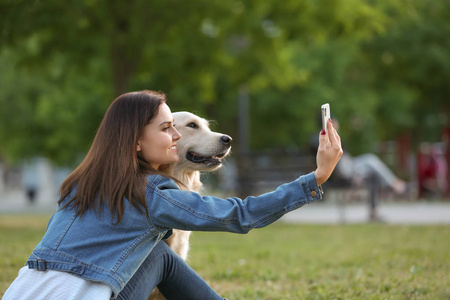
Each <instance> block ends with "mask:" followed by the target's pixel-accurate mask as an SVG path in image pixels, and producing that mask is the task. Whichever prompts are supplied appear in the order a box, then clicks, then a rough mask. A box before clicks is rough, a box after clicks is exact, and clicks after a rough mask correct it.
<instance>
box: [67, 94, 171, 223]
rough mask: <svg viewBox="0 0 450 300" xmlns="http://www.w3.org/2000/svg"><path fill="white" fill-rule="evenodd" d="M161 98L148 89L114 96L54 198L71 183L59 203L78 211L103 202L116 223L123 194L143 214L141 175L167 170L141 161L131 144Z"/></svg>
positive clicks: (99, 209)
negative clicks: (76, 165)
mask: <svg viewBox="0 0 450 300" xmlns="http://www.w3.org/2000/svg"><path fill="white" fill-rule="evenodd" d="M165 102H166V97H165V95H164V94H162V93H157V92H153V91H148V90H145V91H139V92H132V93H127V94H123V95H121V96H119V97H118V98H117V99H116V100H114V101H113V102H112V103H111V105H110V107H109V108H108V110H107V111H106V114H105V116H104V118H103V121H102V122H101V124H100V127H99V129H98V131H97V134H96V136H95V138H94V141H93V143H92V146H91V148H90V149H89V152H88V153H87V155H86V157H85V159H84V160H83V162H82V163H81V164H80V165H79V166H78V167H77V168H76V169H75V170H74V171H73V172H72V173H71V174H70V175H69V176H68V177H67V178H66V180H64V182H63V183H62V185H61V188H60V193H61V198H60V200H59V201H58V203H59V204H61V203H62V202H63V201H64V199H65V198H66V197H67V196H68V195H69V194H70V193H71V191H72V190H73V189H74V188H76V191H75V194H74V196H73V197H72V198H71V199H69V201H68V202H67V203H66V204H65V205H64V206H63V208H66V207H69V206H71V207H73V208H75V209H76V212H77V215H79V216H81V215H83V214H84V213H85V212H86V211H87V210H89V209H94V210H95V211H96V212H98V213H99V214H101V212H102V211H103V209H104V206H105V205H107V206H109V209H110V212H111V215H112V217H113V218H117V219H116V220H117V223H119V222H120V221H121V219H122V216H123V212H124V202H125V198H127V199H128V201H129V202H130V203H131V204H132V205H133V206H134V207H136V208H137V209H138V210H139V211H140V212H142V213H143V212H144V211H145V213H146V214H147V216H148V209H147V205H146V202H145V176H146V175H148V174H161V175H166V174H162V173H161V172H159V171H158V170H155V169H153V168H152V167H151V165H150V164H149V163H147V162H146V161H145V160H143V159H142V157H141V156H140V155H138V153H137V150H136V146H137V144H138V139H139V138H140V137H141V135H142V134H143V130H144V127H145V126H146V125H148V124H149V123H150V122H151V121H152V120H153V119H154V118H155V117H156V115H157V113H158V109H159V107H160V105H161V104H163V103H165Z"/></svg>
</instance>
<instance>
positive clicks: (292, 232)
mask: <svg viewBox="0 0 450 300" xmlns="http://www.w3.org/2000/svg"><path fill="white" fill-rule="evenodd" d="M47 220H48V216H1V217H0V235H1V244H0V270H1V271H0V295H2V294H3V292H4V291H5V290H6V288H7V287H8V286H9V284H10V283H11V282H12V281H13V280H14V278H15V277H16V275H17V272H18V270H19V269H20V268H21V267H22V266H23V264H24V262H25V260H26V259H27V258H28V256H29V254H30V251H31V250H32V249H33V248H34V246H35V245H36V243H37V242H38V241H39V240H40V238H41V236H42V234H43V233H44V231H45V226H46V224H47ZM449 253H450V226H393V225H384V224H365V225H336V226H332V225H287V224H281V223H277V224H274V225H272V226H269V227H267V228H263V229H257V230H254V231H252V232H250V233H249V234H247V235H237V234H229V233H204V232H196V233H194V234H193V235H192V238H191V251H190V258H189V263H190V264H191V265H192V267H193V268H194V269H195V270H197V271H198V272H199V273H200V274H201V275H202V276H203V277H204V278H205V279H206V280H207V281H208V282H209V283H210V284H211V285H212V286H213V288H214V289H215V290H217V291H218V292H219V293H220V294H222V295H223V296H224V297H227V298H230V299H450V254H449Z"/></svg>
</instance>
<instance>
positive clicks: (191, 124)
mask: <svg viewBox="0 0 450 300" xmlns="http://www.w3.org/2000/svg"><path fill="white" fill-rule="evenodd" d="M186 126H187V127H191V128H197V127H198V126H197V124H195V123H194V122H192V123H189V124H187V125H186Z"/></svg>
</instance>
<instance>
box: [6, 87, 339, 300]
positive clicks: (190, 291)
mask: <svg viewBox="0 0 450 300" xmlns="http://www.w3.org/2000/svg"><path fill="white" fill-rule="evenodd" d="M327 126H328V134H326V133H325V131H322V132H321V134H320V144H319V148H318V152H317V169H316V170H315V171H314V172H312V173H310V174H307V175H304V176H301V177H300V178H298V179H297V180H295V181H293V182H291V183H287V184H284V185H282V186H280V187H278V188H277V189H276V190H275V191H273V192H271V193H267V194H263V195H261V196H258V197H248V198H246V199H245V200H241V199H238V198H228V199H220V198H216V197H210V196H206V197H202V196H200V195H198V194H196V193H193V192H187V191H182V190H180V188H179V185H178V184H180V183H179V182H177V181H176V180H174V179H172V178H171V177H170V176H169V174H167V173H166V172H165V170H166V167H167V165H169V164H171V163H175V162H177V161H178V156H177V150H176V144H177V141H178V140H179V139H180V138H181V135H180V134H179V133H178V131H177V130H176V129H175V124H173V117H172V114H171V111H170V109H169V107H168V106H167V104H166V99H165V95H164V94H160V93H156V92H152V91H140V92H133V93H128V94H124V95H121V96H120V97H118V98H117V99H116V100H115V101H114V102H113V103H112V104H111V106H110V107H109V109H108V111H107V112H106V114H105V117H104V119H103V121H102V123H101V125H100V127H99V129H98V132H97V134H96V136H95V139H94V141H93V144H92V146H91V149H90V150H89V152H88V154H87V156H86V158H85V159H84V161H83V162H82V163H81V164H80V165H79V166H78V167H77V168H76V169H75V171H73V173H71V174H70V175H69V176H68V177H67V179H66V180H65V181H64V182H63V184H62V185H61V189H60V192H61V196H60V199H59V201H58V204H59V206H58V210H57V211H56V212H55V213H54V215H53V216H52V217H51V219H50V221H49V224H48V227H47V231H46V233H45V235H44V237H43V238H42V240H41V241H40V242H39V244H38V245H37V246H36V248H35V249H34V250H33V252H32V253H31V255H30V257H29V259H28V260H27V262H26V265H25V267H23V268H22V269H21V270H20V271H19V275H18V277H17V278H16V280H15V281H14V282H13V283H12V284H11V286H10V287H9V289H8V290H7V291H6V293H5V295H4V297H3V299H5V300H7V299H33V300H36V299H66V300H67V299H116V298H117V299H146V298H147V297H148V295H149V294H150V293H151V291H152V290H153V289H154V288H155V287H158V288H159V290H160V292H161V293H162V294H163V295H164V296H165V297H166V298H167V299H223V298H222V297H221V296H219V295H218V294H217V293H216V292H215V291H214V290H212V289H211V287H210V286H209V285H208V284H207V283H206V282H205V281H204V280H203V279H202V278H201V277H200V276H199V275H198V274H197V273H196V272H195V271H194V270H192V269H191V268H190V267H189V266H188V265H187V264H186V263H185V262H184V261H183V260H182V259H181V258H180V257H178V255H177V254H175V253H174V252H173V251H172V250H171V249H170V248H169V247H168V246H167V244H166V243H161V240H163V239H165V238H167V237H169V236H170V234H171V232H172V229H174V228H175V229H181V230H198V231H229V232H236V233H247V232H248V231H249V230H251V229H253V228H260V227H264V226H267V225H269V224H270V223H272V222H274V221H275V220H277V219H279V218H280V217H281V216H282V215H284V214H286V213H287V212H289V211H292V210H294V209H297V208H299V207H301V206H303V205H304V204H307V203H311V202H313V201H315V200H317V199H321V188H320V185H321V184H323V183H324V182H325V181H326V180H327V179H328V178H329V176H330V175H331V173H332V171H333V169H334V168H335V166H336V164H337V162H338V160H339V158H340V157H341V155H342V149H341V142H340V138H339V136H338V134H337V133H336V131H335V130H334V129H333V126H332V124H331V122H328V125H327Z"/></svg>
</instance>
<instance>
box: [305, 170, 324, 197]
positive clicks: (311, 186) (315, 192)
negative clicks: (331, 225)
mask: <svg viewBox="0 0 450 300" xmlns="http://www.w3.org/2000/svg"><path fill="white" fill-rule="evenodd" d="M300 184H301V186H302V188H303V191H304V193H305V196H306V199H307V201H308V203H311V202H314V201H316V200H319V199H322V195H323V190H322V187H321V186H319V185H317V181H316V176H315V175H314V172H311V173H309V174H307V175H303V176H301V177H300Z"/></svg>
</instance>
